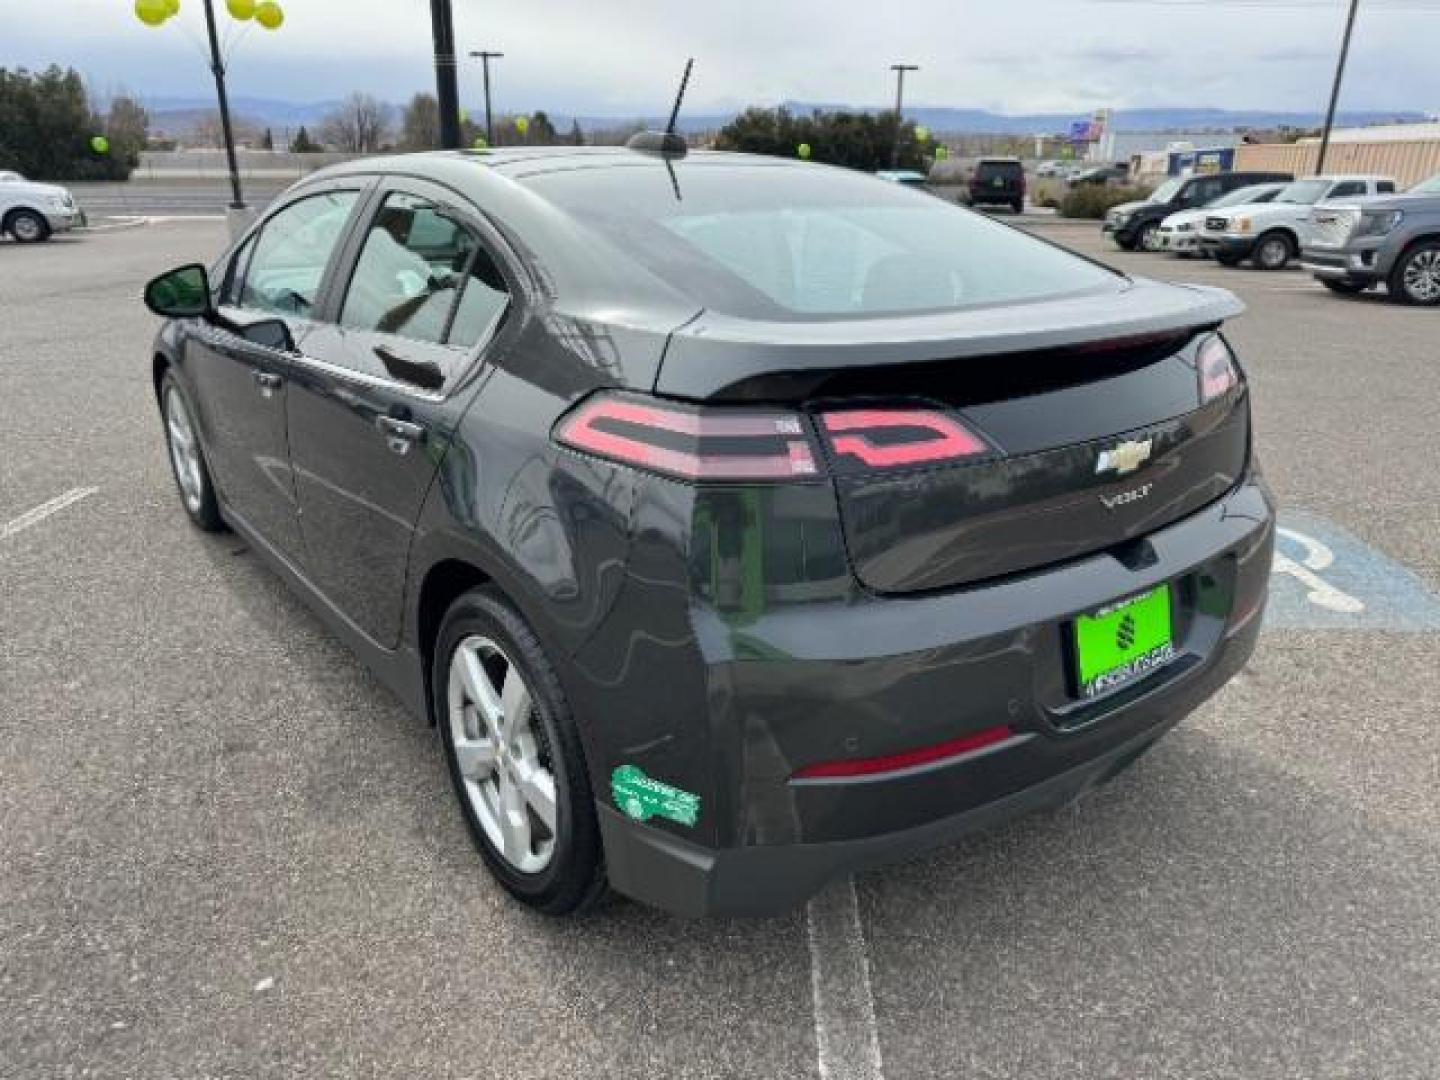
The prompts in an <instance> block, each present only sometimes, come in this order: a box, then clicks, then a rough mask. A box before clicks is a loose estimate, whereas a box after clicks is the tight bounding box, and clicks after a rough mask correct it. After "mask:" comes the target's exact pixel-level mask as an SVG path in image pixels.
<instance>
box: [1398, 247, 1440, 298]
mask: <svg viewBox="0 0 1440 1080" xmlns="http://www.w3.org/2000/svg"><path fill="white" fill-rule="evenodd" d="M1389 286H1390V299H1392V300H1394V301H1395V302H1396V303H1399V304H1418V305H1421V306H1424V307H1434V306H1435V305H1437V304H1440V241H1436V240H1428V241H1426V242H1425V243H1423V244H1416V245H1415V246H1414V247H1413V248H1411V249H1410V250H1409V251H1407V252H1406V253H1405V254H1404V255H1402V256H1401V257H1400V261H1399V262H1397V263H1396V264H1395V269H1394V270H1392V271H1390V281H1389Z"/></svg>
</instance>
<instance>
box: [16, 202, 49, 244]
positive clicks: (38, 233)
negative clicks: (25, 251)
mask: <svg viewBox="0 0 1440 1080" xmlns="http://www.w3.org/2000/svg"><path fill="white" fill-rule="evenodd" d="M5 231H6V232H8V233H9V234H10V235H11V236H13V237H14V238H15V239H16V241H17V242H19V243H21V244H38V243H40V242H41V241H42V240H48V239H50V223H49V222H48V221H46V220H45V218H44V216H43V215H41V214H37V213H36V212H35V211H34V210H16V211H15V212H14V213H12V214H11V215H10V216H9V218H7V219H6V221H5Z"/></svg>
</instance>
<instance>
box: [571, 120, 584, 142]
mask: <svg viewBox="0 0 1440 1080" xmlns="http://www.w3.org/2000/svg"><path fill="white" fill-rule="evenodd" d="M570 145H571V146H584V145H585V133H584V132H583V131H581V130H580V121H579V120H571V121H570Z"/></svg>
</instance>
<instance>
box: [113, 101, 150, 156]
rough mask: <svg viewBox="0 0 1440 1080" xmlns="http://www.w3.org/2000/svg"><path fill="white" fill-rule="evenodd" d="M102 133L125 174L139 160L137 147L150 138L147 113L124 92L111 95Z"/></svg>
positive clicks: (143, 147) (148, 115)
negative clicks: (112, 96)
mask: <svg viewBox="0 0 1440 1080" xmlns="http://www.w3.org/2000/svg"><path fill="white" fill-rule="evenodd" d="M105 137H106V138H107V139H109V140H110V156H111V157H114V158H118V159H119V160H120V162H121V164H122V165H123V166H124V168H125V172H126V174H127V175H128V174H129V172H130V171H131V170H132V169H134V168H135V167H136V166H137V165H139V164H140V151H141V150H144V149H145V145H146V143H148V142H149V141H150V114H149V113H147V112H146V111H145V109H144V107H143V106H142V105H141V104H140V102H138V101H136V100H135V99H134V98H133V97H130V95H128V94H120V95H118V96H117V97H115V98H112V99H111V101H110V111H109V113H107V114H106V116H105Z"/></svg>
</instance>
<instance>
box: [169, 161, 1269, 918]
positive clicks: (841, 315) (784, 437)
mask: <svg viewBox="0 0 1440 1080" xmlns="http://www.w3.org/2000/svg"><path fill="white" fill-rule="evenodd" d="M642 145H655V144H654V143H648V142H647V143H646V144H642ZM660 145H667V144H665V143H663V142H662V143H661V144H660ZM682 146H683V144H682ZM145 300H146V303H147V305H148V306H149V307H150V308H151V310H153V311H155V312H157V313H159V314H160V315H162V316H164V317H165V318H166V320H167V321H166V322H165V323H164V325H163V327H162V328H161V329H160V331H159V334H158V337H157V338H156V340H155V344H154V348H153V349H152V350H151V352H150V353H149V354H148V355H147V356H146V358H145V360H146V369H147V373H148V374H150V375H151V376H152V377H153V381H154V388H155V396H156V402H157V404H158V407H159V416H160V419H161V421H162V424H161V428H162V431H163V433H164V437H165V439H166V443H167V447H168V453H169V459H170V463H171V465H172V469H173V472H174V475H175V481H176V484H177V488H178V491H179V497H180V502H181V505H182V506H183V508H184V511H185V513H186V514H187V515H188V516H189V518H190V519H191V521H193V523H194V524H195V525H196V526H198V527H199V528H201V529H204V530H221V529H224V528H226V527H230V528H233V529H234V531H235V532H237V533H239V534H240V536H241V537H242V538H243V539H244V540H245V542H246V543H247V544H248V545H249V547H250V548H251V550H252V551H253V552H254V553H255V554H256V557H257V558H259V559H260V560H262V561H263V562H265V563H267V564H268V565H269V566H271V567H272V568H273V569H274V570H275V571H276V572H277V573H278V574H279V575H280V576H281V577H283V578H284V579H285V580H286V581H287V582H288V583H289V584H290V585H291V586H293V587H294V588H295V589H296V590H297V591H298V592H299V593H300V595H301V596H303V597H304V598H305V599H306V601H307V602H309V603H310V604H311V605H312V606H313V607H314V608H315V610H316V611H317V612H318V613H319V615H320V616H321V617H322V618H323V619H324V620H325V621H326V622H327V623H328V625H329V626H330V627H331V628H332V630H333V631H334V633H336V634H337V635H338V636H339V637H340V638H341V639H343V640H344V641H345V642H346V643H348V645H349V646H350V647H351V648H352V649H353V650H354V651H355V652H356V653H357V654H358V655H359V656H360V657H361V658H362V660H363V661H364V662H365V663H366V664H368V665H369V666H370V667H371V668H372V669H373V670H374V671H375V672H376V674H377V675H378V677H379V678H381V679H382V680H384V681H385V682H386V683H387V684H388V685H389V686H390V687H391V688H393V690H394V691H395V692H396V693H397V694H398V696H399V697H400V699H401V700H402V701H403V702H404V703H405V705H406V706H407V707H408V708H409V709H410V710H412V711H413V712H414V713H415V714H416V715H417V716H419V717H422V718H425V719H427V720H428V721H429V722H431V723H432V724H435V725H436V726H437V727H438V731H439V736H440V739H441V741H442V743H443V746H444V752H445V757H446V761H447V764H448V769H449V772H450V775H451V779H452V781H453V784H454V787H455V791H456V794H457V801H458V803H459V806H460V811H461V813H462V814H463V816H464V820H465V822H466V825H467V826H468V828H469V831H470V834H471V836H472V837H473V839H474V841H475V844H476V846H477V847H478V849H479V852H480V856H481V858H482V859H483V860H484V862H485V864H486V865H487V866H488V867H489V869H490V870H491V872H492V873H493V874H494V876H495V877H496V879H497V880H498V881H499V882H500V883H501V885H502V886H503V887H504V888H506V889H507V890H509V891H510V893H511V894H513V895H514V896H515V897H516V898H517V899H518V900H519V901H521V902H523V903H525V904H528V905H530V906H532V907H534V908H537V909H539V910H541V911H545V912H549V913H552V914H559V913H565V912H570V911H573V910H576V909H577V908H579V907H582V906H583V905H585V904H586V903H587V902H589V901H591V900H592V899H593V898H594V897H595V896H596V895H597V894H598V893H599V892H600V891H601V890H602V888H603V887H604V885H605V883H606V882H607V880H608V882H609V884H610V885H611V886H613V887H614V888H616V889H617V890H619V891H620V892H622V893H625V894H628V895H630V896H633V897H638V898H640V899H641V900H644V901H647V902H650V903H653V904H657V905H659V906H662V907H665V908H668V909H671V910H675V911H680V912H685V913H691V914H700V913H706V912H750V913H760V912H774V911H778V910H783V909H786V908H789V907H791V906H792V905H794V904H796V903H799V902H800V901H802V900H803V899H804V898H805V897H807V896H809V895H810V894H812V893H813V892H814V891H816V890H817V889H818V888H820V887H821V886H822V885H823V884H824V883H825V882H826V881H827V880H828V879H830V878H832V877H835V876H837V875H841V874H845V873H848V872H850V871H852V870H853V869H854V868H856V867H858V866H861V865H864V866H871V865H874V864H876V863H878V862H884V861H886V860H890V859H896V858H900V857H902V856H911V855H913V854H915V853H917V852H919V851H922V850H924V849H927V848H930V847H932V846H935V845H938V844H942V843H945V842H947V841H950V840H952V839H953V838H955V837H957V836H959V835H960V834H962V833H964V832H966V831H968V830H971V829H975V828H978V827H981V826H982V825H988V824H990V823H991V822H995V821H999V820H1001V819H1004V818H1007V817H1010V816H1013V815H1015V814H1018V813H1021V812H1023V811H1028V810H1031V809H1035V808H1039V807H1046V806H1054V805H1058V804H1061V803H1063V802H1065V801H1066V800H1069V799H1071V798H1074V797H1075V796H1076V795H1078V794H1079V793H1081V792H1083V791H1085V790H1087V789H1089V788H1090V787H1091V786H1093V785H1094V784H1097V783H1100V782H1103V781H1105V780H1108V779H1109V778H1110V777H1112V776H1114V775H1115V774H1116V773H1118V772H1119V771H1121V770H1122V769H1124V768H1125V767H1127V766H1128V765H1129V764H1130V763H1131V762H1133V761H1134V760H1135V759H1136V758H1137V757H1139V756H1140V755H1141V754H1142V753H1143V752H1144V751H1145V750H1146V749H1148V748H1149V747H1150V746H1151V745H1153V744H1154V743H1155V741H1156V740H1157V739H1159V738H1160V737H1161V736H1162V735H1164V733H1165V732H1167V731H1168V730H1170V729H1171V728H1172V727H1173V726H1174V725H1175V724H1176V723H1177V722H1178V721H1179V720H1180V719H1181V718H1182V717H1183V716H1184V715H1185V714H1186V713H1188V712H1190V711H1191V710H1192V709H1194V708H1195V707H1196V706H1197V705H1199V704H1200V703H1201V702H1202V701H1204V700H1205V699H1206V698H1208V697H1209V696H1210V695H1211V694H1213V693H1214V692H1215V691H1216V690H1217V689H1219V688H1220V687H1221V686H1222V685H1223V684H1224V683H1225V682H1226V681H1227V680H1229V679H1230V678H1231V677H1232V676H1233V675H1234V674H1235V673H1236V672H1237V671H1238V670H1239V669H1240V667H1241V666H1242V665H1243V664H1244V663H1245V661H1246V659H1247V658H1248V656H1249V655H1250V653H1251V650H1252V648H1253V647H1254V644H1255V641H1256V637H1257V634H1258V632H1259V627H1260V621H1261V620H1260V614H1261V611H1262V609H1263V607H1264V604H1265V597H1266V590H1267V584H1268V581H1269V576H1270V563H1271V558H1272V552H1273V539H1274V526H1275V516H1274V508H1273V503H1272V500H1271V496H1270V494H1269V492H1268V491H1267V489H1266V487H1265V485H1264V482H1263V480H1262V479H1261V475H1260V471H1259V469H1258V468H1257V466H1256V464H1255V462H1254V460H1253V458H1252V450H1251V447H1252V445H1253V443H1254V441H1255V440H1254V439H1252V433H1251V420H1250V397H1249V392H1248V388H1247V384H1246V380H1245V377H1244V375H1243V373H1242V371H1241V369H1240V366H1239V364H1238V362H1237V360H1236V359H1235V356H1234V354H1233V353H1232V351H1231V348H1230V346H1229V344H1228V343H1227V341H1226V339H1225V337H1224V336H1223V334H1222V333H1220V332H1218V330H1217V328H1218V327H1220V326H1221V324H1222V323H1223V322H1224V320H1225V319H1227V318H1228V317H1229V316H1231V315H1233V314H1235V313H1237V312H1238V311H1239V310H1241V308H1240V304H1239V303H1238V302H1237V301H1236V300H1235V298H1234V297H1233V296H1232V295H1231V294H1229V293H1228V292H1225V291H1224V290H1220V289H1214V288H1203V287H1198V286H1188V287H1181V286H1173V285H1168V284H1165V283H1161V282H1155V281H1145V280H1136V279H1132V278H1129V277H1126V276H1124V275H1122V274H1120V273H1118V272H1116V271H1113V270H1110V269H1108V268H1106V267H1103V266H1101V265H1099V264H1097V263H1095V262H1093V261H1090V260H1088V259H1084V258H1082V257H1080V256H1078V255H1075V254H1072V253H1070V252H1068V251H1065V250H1063V249H1062V248H1059V247H1057V246H1054V245H1052V244H1049V243H1046V242H1044V241H1042V240H1039V239H1037V238H1034V237H1031V236H1029V235H1027V234H1025V233H1024V232H1022V231H1020V230H1017V229H1012V228H1008V227H1006V226H1004V225H1001V224H999V223H997V222H994V221H991V220H990V219H988V218H987V217H986V216H985V215H983V214H978V213H974V212H972V211H969V210H966V209H964V208H960V207H956V206H955V205H953V204H951V203H947V202H944V201H941V200H939V199H935V198H932V197H930V196H929V195H926V194H923V193H921V192H916V191H912V190H908V189H906V188H905V187H904V186H902V185H897V184H888V183H884V182H881V181H878V180H876V179H875V178H874V177H871V176H865V175H862V174H860V173H856V172H852V171H850V170H846V169H838V168H830V167H826V166H821V165H815V164H810V163H806V162H799V161H793V162H785V161H779V160H777V159H773V158H750V157H746V156H741V155H727V154H716V153H704V152H697V153H694V154H691V155H688V156H687V155H685V154H684V152H683V150H682V151H674V152H670V153H665V154H661V153H658V152H642V151H640V150H635V149H626V148H624V147H586V148H576V147H555V148H551V149H536V148H525V149H523V150H522V149H513V150H512V149H495V150H491V151H489V152H486V153H484V154H471V153H461V152H456V153H434V154H421V155H414V156H402V157H389V158H378V157H372V158H367V159H362V160H356V161H351V162H347V163H344V164H341V165H336V166H332V167H330V168H326V169H323V170H321V171H318V172H316V173H314V174H312V175H311V176H309V177H307V178H306V179H304V180H302V181H301V182H300V183H298V184H297V185H296V186H294V187H293V188H291V189H290V190H289V191H288V192H287V193H285V194H283V195H281V196H280V197H279V198H277V199H276V200H275V201H274V202H273V203H272V204H271V205H270V207H269V208H268V209H267V210H266V212H265V214H264V217H263V218H262V219H261V220H260V221H259V222H257V223H256V224H255V225H254V226H252V227H251V228H250V229H249V230H248V231H247V232H246V233H245V234H244V235H243V236H242V237H241V238H240V239H239V240H238V241H237V242H236V243H235V244H234V245H233V246H232V247H231V248H230V249H229V250H228V251H227V252H225V253H224V254H223V255H222V256H221V257H220V258H219V259H218V260H217V261H216V262H215V264H214V267H213V269H212V270H210V271H208V272H207V270H206V268H205V267H203V266H200V265H190V266H183V267H180V268H178V269H176V270H172V271H170V272H169V273H166V274H163V275H161V276H160V277H158V278H156V279H155V280H153V281H152V282H150V284H149V285H148V286H147V287H146V290H145ZM196 602H197V603H203V597H197V598H196ZM242 719H243V717H242ZM337 766H343V763H338V762H337ZM362 782H363V781H362ZM1133 854H1134V853H1133V852H1130V851H1119V850H1117V851H1115V852H1114V856H1115V857H1116V858H1124V859H1129V858H1132V857H1133Z"/></svg>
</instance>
